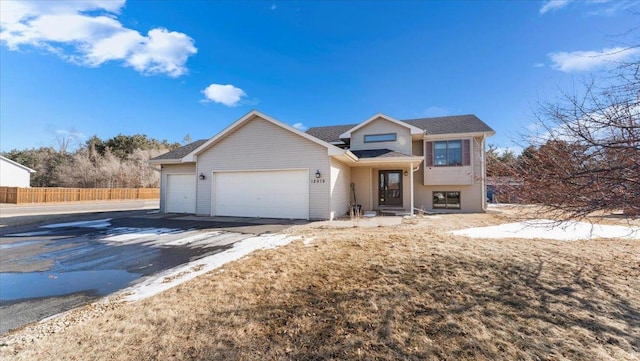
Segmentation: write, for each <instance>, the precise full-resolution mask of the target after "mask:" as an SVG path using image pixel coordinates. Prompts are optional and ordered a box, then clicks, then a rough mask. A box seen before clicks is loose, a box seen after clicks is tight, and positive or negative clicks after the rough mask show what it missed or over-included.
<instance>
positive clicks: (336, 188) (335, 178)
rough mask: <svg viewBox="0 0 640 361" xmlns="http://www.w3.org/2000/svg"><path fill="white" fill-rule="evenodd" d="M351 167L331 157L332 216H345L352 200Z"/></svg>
mask: <svg viewBox="0 0 640 361" xmlns="http://www.w3.org/2000/svg"><path fill="white" fill-rule="evenodd" d="M350 193H351V168H350V167H349V166H347V165H345V164H343V163H341V162H339V161H337V160H335V159H331V195H330V196H331V210H330V211H331V218H335V217H341V216H344V215H345V214H346V213H347V212H348V211H349V203H351V202H350V200H351V196H350Z"/></svg>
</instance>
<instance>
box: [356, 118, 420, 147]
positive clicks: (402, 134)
mask: <svg viewBox="0 0 640 361" xmlns="http://www.w3.org/2000/svg"><path fill="white" fill-rule="evenodd" d="M387 133H396V135H397V137H396V141H395V142H374V143H365V142H364V136H365V135H368V134H387ZM411 143H412V141H411V132H410V131H409V128H406V127H403V126H401V125H398V124H395V123H392V122H390V121H388V120H386V119H383V118H379V119H376V120H374V121H372V122H370V123H368V124H367V125H365V126H364V127H362V128H360V129H357V130H356V131H355V132H352V133H351V149H355V150H365V149H391V150H394V151H396V152H400V153H404V154H411Z"/></svg>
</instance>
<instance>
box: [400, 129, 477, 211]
mask: <svg viewBox="0 0 640 361" xmlns="http://www.w3.org/2000/svg"><path fill="white" fill-rule="evenodd" d="M450 139H464V137H455V136H452V137H451V138H450ZM416 147H417V145H415V144H414V149H415V148H416ZM471 148H472V154H471V166H470V167H426V168H425V167H424V163H422V165H421V166H422V167H423V170H422V171H420V170H419V171H417V172H415V173H414V174H413V177H414V178H413V181H414V186H415V188H414V205H415V207H416V208H421V207H423V208H424V209H425V210H429V211H431V210H433V198H432V197H433V195H432V193H433V192H437V191H445V192H447V191H452V192H455V191H460V197H461V208H460V210H452V209H446V211H447V212H482V211H483V206H484V203H485V200H484V196H483V195H484V190H483V188H484V180H483V174H482V161H483V159H482V152H483V149H482V137H476V138H473V139H471ZM436 168H438V169H436ZM446 168H458V169H459V171H462V168H466V169H465V170H464V171H466V172H468V173H470V174H461V177H462V178H461V179H464V181H465V182H468V184H466V185H463V184H459V183H461V179H458V180H456V178H455V177H452V175H454V174H455V172H454V171H449V172H446V171H447V169H446ZM434 169H435V170H436V171H438V170H441V169H444V170H445V172H442V173H443V174H448V175H449V176H450V177H449V178H447V177H443V176H441V177H440V178H438V179H437V184H436V182H435V181H434V182H433V184H431V183H430V184H427V185H425V183H426V182H425V181H424V176H425V174H428V175H433V173H431V174H430V172H433V170H434ZM432 181H433V180H432ZM456 183H458V185H456Z"/></svg>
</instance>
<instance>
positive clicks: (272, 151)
mask: <svg viewBox="0 0 640 361" xmlns="http://www.w3.org/2000/svg"><path fill="white" fill-rule="evenodd" d="M327 154H328V153H327V148H326V147H323V146H321V145H319V144H316V143H314V142H312V141H310V140H307V139H305V138H303V137H301V136H299V135H297V134H294V133H292V132H290V131H288V130H286V129H284V128H281V127H279V126H277V125H275V124H273V123H271V122H269V121H266V120H264V119H262V118H259V117H254V118H253V119H251V120H249V121H248V122H247V123H245V124H244V125H242V126H241V127H239V128H238V129H236V130H234V131H233V133H231V134H228V135H227V136H226V137H224V138H223V139H221V140H220V141H218V142H217V143H215V144H213V145H212V146H211V147H209V148H208V149H206V150H205V151H203V152H202V153H201V154H199V155H198V158H197V174H200V173H204V174H205V175H206V176H207V178H206V179H205V180H204V181H198V186H197V203H196V213H197V214H203V215H209V214H211V189H212V184H211V179H212V178H213V177H212V173H213V172H217V171H241V170H269V169H302V168H304V169H308V170H309V217H310V218H311V219H328V218H329V216H330V211H329V208H330V198H329V191H330V189H329V188H330V185H331V178H330V176H331V169H330V166H329V156H328V155H327ZM316 170H319V171H320V173H321V175H322V177H321V178H320V179H319V180H317V179H316V178H315V173H316Z"/></svg>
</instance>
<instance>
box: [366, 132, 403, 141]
mask: <svg viewBox="0 0 640 361" xmlns="http://www.w3.org/2000/svg"><path fill="white" fill-rule="evenodd" d="M396 139H397V135H396V133H386V134H366V135H365V136H364V142H365V143H377V142H395V141H396Z"/></svg>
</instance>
